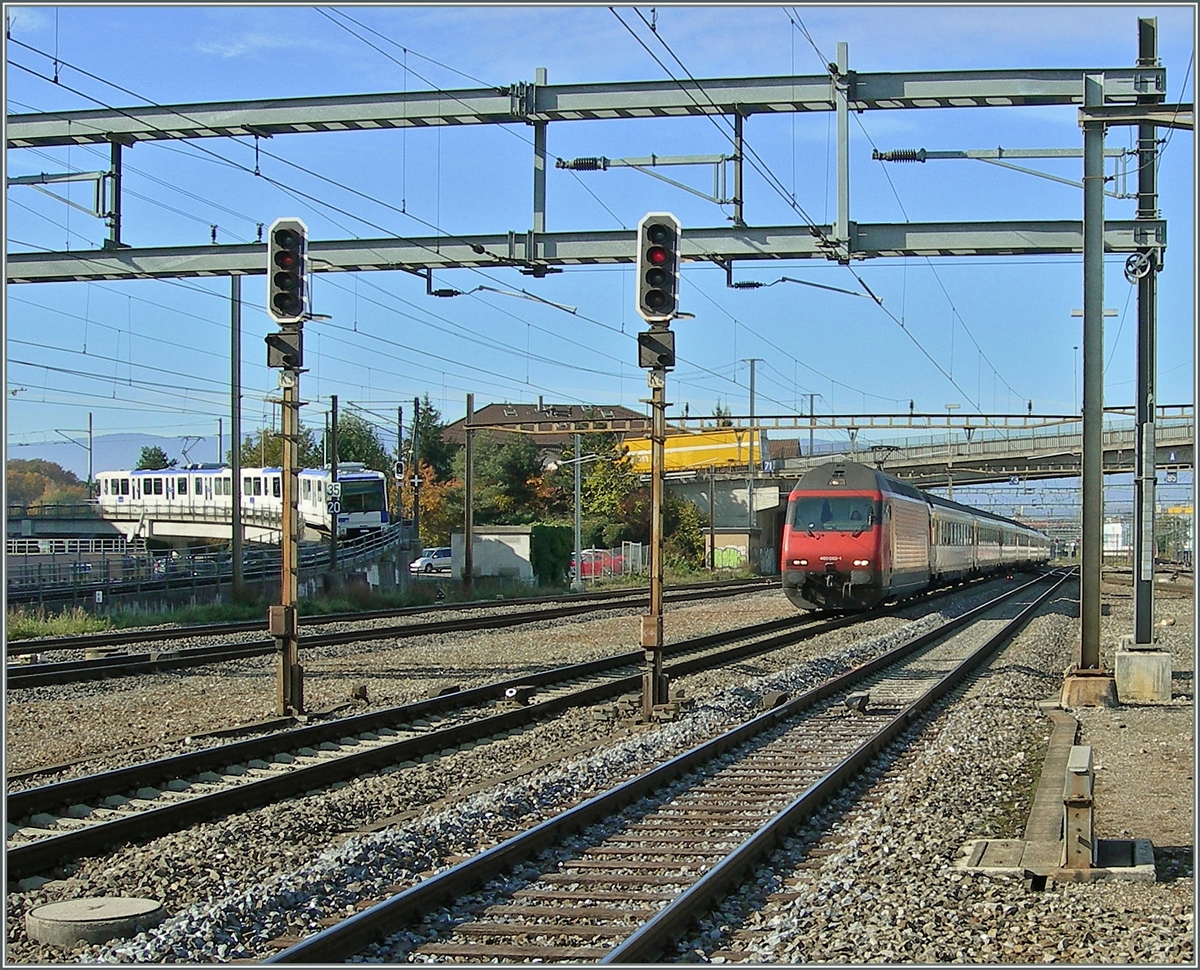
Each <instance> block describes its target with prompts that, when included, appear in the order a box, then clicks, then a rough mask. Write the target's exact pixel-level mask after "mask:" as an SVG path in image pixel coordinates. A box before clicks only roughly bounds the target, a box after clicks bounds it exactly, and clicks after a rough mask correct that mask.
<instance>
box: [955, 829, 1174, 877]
mask: <svg viewBox="0 0 1200 970" xmlns="http://www.w3.org/2000/svg"><path fill="white" fill-rule="evenodd" d="M1097 852H1098V853H1099V864H1098V865H1095V866H1093V867H1092V868H1090V869H1062V868H1060V867H1059V862H1060V860H1061V857H1062V843H1061V842H1059V843H1054V844H1047V843H1037V842H1024V841H1022V840H1020V839H974V840H972V841H970V842H967V843H966V844H965V845H963V847H962V848H961V849H960V850H959V855H958V858H957V859H956V860H955V862H954V867H955V868H956V869H962V870H965V871H967V872H978V873H982V874H984V875H989V876H998V877H1000V878H1010V879H1025V878H1028V877H1029V876H1045V877H1046V882H1047V884H1049V883H1051V882H1054V883H1060V884H1061V883H1068V882H1100V881H1102V880H1123V881H1125V882H1154V880H1155V870H1154V845H1153V844H1152V843H1151V842H1150V841H1149V840H1148V839H1100V840H1098V842H1097ZM1046 860H1049V861H1048V862H1047V861H1046Z"/></svg>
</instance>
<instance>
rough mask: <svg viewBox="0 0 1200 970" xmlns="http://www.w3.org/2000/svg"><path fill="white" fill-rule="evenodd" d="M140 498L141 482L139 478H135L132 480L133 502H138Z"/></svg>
mask: <svg viewBox="0 0 1200 970" xmlns="http://www.w3.org/2000/svg"><path fill="white" fill-rule="evenodd" d="M141 498H142V480H141V479H140V478H135V479H134V480H133V500H134V501H135V502H140V501H141Z"/></svg>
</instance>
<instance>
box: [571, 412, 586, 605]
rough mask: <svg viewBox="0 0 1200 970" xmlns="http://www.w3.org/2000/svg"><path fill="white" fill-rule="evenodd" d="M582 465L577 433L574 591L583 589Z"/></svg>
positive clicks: (572, 580)
mask: <svg viewBox="0 0 1200 970" xmlns="http://www.w3.org/2000/svg"><path fill="white" fill-rule="evenodd" d="M582 465H583V454H582V445H581V443H580V438H579V435H578V434H576V435H575V575H574V576H572V577H571V589H573V590H575V591H576V592H579V591H582V589H583V549H582V548H581V547H582V545H583V536H582V531H583V530H582V522H581V521H580V519H581V512H580V505H581V503H582V499H583V496H582V491H583V489H582V483H581V478H582V473H581V472H580V467H581V466H582Z"/></svg>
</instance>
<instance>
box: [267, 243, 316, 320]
mask: <svg viewBox="0 0 1200 970" xmlns="http://www.w3.org/2000/svg"><path fill="white" fill-rule="evenodd" d="M307 249H308V227H307V226H306V225H305V224H304V223H303V222H302V221H300V220H299V219H276V220H275V221H274V222H272V223H271V230H270V232H269V233H268V235H267V313H268V314H269V315H270V317H271V319H272V320H274V321H275V322H276V323H301V322H303V321H304V318H305V316H306V312H307V310H308V296H307V293H306V291H305V281H304V277H305V273H306V272H307V264H308V261H307V259H306V255H307Z"/></svg>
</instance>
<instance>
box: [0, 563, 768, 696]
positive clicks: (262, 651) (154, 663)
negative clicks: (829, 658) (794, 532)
mask: <svg viewBox="0 0 1200 970" xmlns="http://www.w3.org/2000/svg"><path fill="white" fill-rule="evenodd" d="M762 585H763V588H766V589H769V588H772V586H771V585H769V584H762ZM752 588H753V587H752ZM744 591H745V587H738V588H736V589H731V590H721V591H717V592H715V593H714V592H703V591H702V592H691V591H680V592H678V593H676V594H674V595H672V596H671V597H670V601H671V602H686V601H688V600H693V599H710V598H714V597H720V596H735V595H737V594H739V593H741V592H744ZM641 602H642V600H641V599H640V598H638V599H630V600H629V601H628V602H626V600H625V599H624V598H621V599H616V600H613V601H610V600H598V601H590V602H586V603H579V602H572V603H569V604H567V605H564V606H558V607H551V608H549V609H542V610H529V611H525V612H519V613H499V614H496V613H492V614H488V615H485V616H468V617H460V618H455V619H450V620H435V621H433V622H429V623H406V624H400V625H393V626H388V627H378V628H375V629H368V630H346V631H342V632H339V633H321V634H316V635H312V636H306V637H301V638H300V646H301V648H302V649H315V648H318V647H328V646H337V645H340V644H346V643H356V642H359V641H364V640H384V639H402V638H407V637H417V636H430V635H434V634H441V633H459V632H467V631H471V630H495V629H500V628H502V627H510V626H520V625H522V624H525V623H538V622H541V621H543V620H556V619H562V618H564V617H570V616H578V615H580V614H583V613H594V612H597V611H600V610H607V609H621V608H626V607H634V606H640V605H641ZM492 605H495V604H492ZM260 628H261V627H258V626H257V625H256V629H260ZM189 635H192V636H194V635H197V634H189ZM275 650H276V645H275V641H274V640H273V639H262V640H253V641H250V642H247V643H236V644H218V645H216V646H211V647H188V648H185V649H181V650H164V651H152V652H150V653H144V654H114V655H112V656H109V657H101V658H98V659H95V660H62V661H58V662H55V663H41V664H29V665H28V666H16V667H9V668H8V670H7V677H6V681H7V686H8V688H9V689H18V688H27V687H46V686H51V685H54V684H69V683H78V682H80V681H87V680H93V679H96V678H99V677H111V676H117V677H121V676H132V675H136V674H145V673H157V672H160V671H164V670H173V669H177V668H182V667H195V666H200V665H203V664H210V663H218V662H221V661H228V660H240V659H246V658H249V657H261V656H269V655H270V654H273V653H274V652H275Z"/></svg>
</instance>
